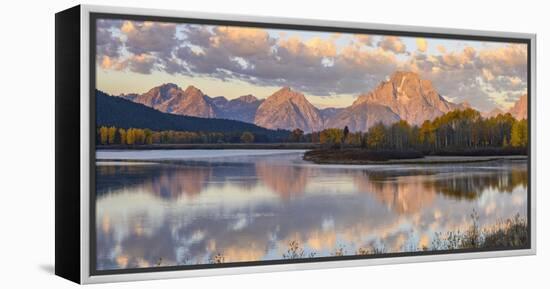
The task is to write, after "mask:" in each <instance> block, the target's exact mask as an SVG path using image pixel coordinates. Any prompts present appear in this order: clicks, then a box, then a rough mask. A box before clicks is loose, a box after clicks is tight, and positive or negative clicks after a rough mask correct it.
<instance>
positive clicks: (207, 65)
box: [55, 5, 535, 283]
mask: <svg viewBox="0 0 550 289" xmlns="http://www.w3.org/2000/svg"><path fill="white" fill-rule="evenodd" d="M534 83H535V35H531V34H520V33H508V32H487V31H470V30H458V29H441V28H426V27H413V26H394V25H380V24H365V23H351V22H335V21H321V20H301V19H283V18H268V17H267V18H266V17H253V16H234V15H221V14H220V15H215V14H202V13H186V12H179V11H162V10H150V9H133V8H120V7H116V8H115V7H103V6H88V5H85V6H84V5H80V6H76V7H73V8H70V9H68V10H65V11H62V12H59V13H57V14H56V267H55V268H56V274H57V275H60V276H62V277H64V278H68V279H70V280H73V281H75V282H78V283H97V282H112V281H124V280H143V279H154V278H172V277H186V276H205V275H214V274H234V273H243V272H265V271H280V270H294V269H315V268H327V267H344V266H361V265H375V264H388V263H406V262H423V261H437V260H453V259H466V258H484V257H499V256H512V255H529V254H535V218H534V217H535V213H534V212H535V188H534V183H535V182H534V173H533V171H534V168H535V163H534V162H535V157H534V156H535V147H534V145H535V141H534V137H535V136H534V131H535V130H534V126H535V116H534V106H535V91H534V88H535V86H534Z"/></svg>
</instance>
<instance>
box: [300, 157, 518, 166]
mask: <svg viewBox="0 0 550 289" xmlns="http://www.w3.org/2000/svg"><path fill="white" fill-rule="evenodd" d="M527 159H528V157H527V156H524V155H506V156H425V157H423V158H414V159H391V160H385V161H371V160H325V159H320V158H316V157H309V158H308V157H305V156H304V160H305V161H310V162H312V163H315V164H325V165H326V164H331V165H441V164H464V163H481V162H493V161H521V160H527Z"/></svg>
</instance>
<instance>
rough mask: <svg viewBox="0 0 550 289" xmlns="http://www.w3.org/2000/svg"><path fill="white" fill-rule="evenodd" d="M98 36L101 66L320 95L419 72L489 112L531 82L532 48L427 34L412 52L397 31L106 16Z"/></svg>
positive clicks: (455, 96)
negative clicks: (307, 31) (437, 39)
mask: <svg viewBox="0 0 550 289" xmlns="http://www.w3.org/2000/svg"><path fill="white" fill-rule="evenodd" d="M96 35H97V64H98V66H99V67H101V68H102V69H105V70H109V69H110V70H128V71H132V72H136V73H143V74H148V73H151V72H152V71H154V70H159V71H162V72H165V73H168V74H182V75H186V76H191V77H194V76H197V77H205V76H206V77H213V78H218V79H221V80H232V79H234V80H240V81H245V82H247V83H250V84H252V85H259V86H291V87H293V88H295V89H297V90H301V91H302V92H304V93H306V94H312V95H319V96H331V95H335V94H352V95H357V94H360V93H364V92H368V91H369V90H371V89H373V88H374V87H375V86H376V85H377V84H378V83H379V82H380V81H383V80H385V79H386V78H387V76H388V75H390V74H391V73H393V72H394V71H395V70H411V71H415V72H418V73H420V74H421V77H423V78H425V79H429V80H431V81H432V82H433V83H434V87H435V88H436V89H437V90H438V91H439V92H440V93H441V94H442V95H445V96H448V97H450V98H452V99H455V100H457V101H468V102H470V103H471V104H472V105H473V106H474V107H476V108H478V109H482V110H485V109H490V108H492V107H494V106H495V104H498V105H501V106H502V105H505V104H506V103H504V101H508V100H505V99H506V97H505V96H510V97H514V96H515V95H517V94H518V93H520V92H523V93H524V92H525V91H526V87H527V68H526V67H527V65H526V64H527V48H526V46H525V45H516V44H509V45H500V46H495V45H489V46H483V45H482V46H472V45H471V44H469V43H466V44H465V46H463V47H462V48H461V49H460V50H457V49H456V47H451V46H449V47H446V46H443V45H437V46H436V47H435V48H436V49H437V52H436V53H434V54H431V53H428V51H429V50H428V42H427V40H426V39H424V38H416V39H414V38H413V39H412V40H414V41H415V43H416V49H414V50H407V47H406V45H405V43H404V41H403V38H402V37H396V36H381V37H379V36H375V37H373V36H372V35H363V34H353V35H343V34H339V33H332V34H328V35H327V36H328V37H323V36H319V37H310V38H303V37H304V36H303V34H300V33H292V31H286V32H280V31H275V32H270V31H268V30H266V29H261V28H249V27H227V26H207V25H194V24H177V25H176V24H171V23H161V22H142V21H111V20H101V21H98V24H97V34H96ZM375 39H377V40H378V41H377V42H375ZM346 40H349V41H347V44H345V43H346ZM407 43H408V42H407ZM479 47H481V48H479Z"/></svg>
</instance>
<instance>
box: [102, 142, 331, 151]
mask: <svg viewBox="0 0 550 289" xmlns="http://www.w3.org/2000/svg"><path fill="white" fill-rule="evenodd" d="M319 148H321V145H320V144H318V143H250V144H245V143H224V144H150V145H96V151H102V150H184V149H185V150H235V149H247V150H265V149H277V150H296V149H304V150H313V149H319Z"/></svg>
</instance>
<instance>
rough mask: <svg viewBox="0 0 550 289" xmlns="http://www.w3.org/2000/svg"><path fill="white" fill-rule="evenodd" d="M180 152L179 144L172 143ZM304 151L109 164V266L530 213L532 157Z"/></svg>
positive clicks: (102, 241) (265, 251)
mask: <svg viewBox="0 0 550 289" xmlns="http://www.w3.org/2000/svg"><path fill="white" fill-rule="evenodd" d="M172 153H173V152H172ZM300 156H301V154H300V153H293V154H284V155H262V156H257V157H242V156H240V157H234V158H210V159H208V158H206V159H202V160H188V161H180V162H173V163H156V164H155V163H147V164H139V163H116V162H113V163H101V162H100V163H99V165H98V167H97V177H96V179H97V184H96V186H97V192H98V197H97V203H96V204H97V206H96V207H97V208H96V209H97V214H96V222H97V252H98V259H97V261H98V262H97V264H98V269H114V268H134V267H150V266H167V265H175V264H179V265H181V264H196V263H208V262H211V261H212V257H213V256H214V255H216V254H218V253H220V254H223V255H224V258H225V261H226V262H237V261H252V260H266V259H281V258H282V254H283V253H284V252H285V251H286V249H287V245H288V242H289V241H291V240H295V241H299V242H300V244H303V246H304V249H305V250H306V251H307V252H316V253H317V256H328V255H331V254H333V252H334V250H335V249H337V248H338V247H344V248H345V250H346V253H347V254H352V253H353V252H355V250H356V249H357V248H359V247H364V246H367V245H369V244H378V245H380V244H383V245H384V246H385V247H386V249H387V250H388V251H403V250H407V247H408V246H413V247H415V248H416V247H422V246H423V245H426V244H429V242H430V239H431V237H432V236H433V234H434V233H435V232H438V231H448V230H456V229H458V228H464V227H465V226H467V225H468V222H469V220H468V215H469V213H470V212H471V211H472V209H476V210H477V211H478V212H479V214H480V222H481V224H482V225H483V224H492V223H494V222H495V221H496V220H498V219H502V218H507V217H510V216H512V215H513V214H515V213H520V214H522V215H525V214H526V199H527V193H526V190H527V189H526V186H527V179H528V177H527V168H526V163H525V162H505V163H504V162H501V163H490V164H487V163H485V164H469V165H460V166H457V165H453V166H444V165H439V166H428V167H427V166H423V167H415V166H407V167H402V168H395V167H350V166H323V165H311V164H308V163H305V162H302V161H301V160H300V158H301V157H300Z"/></svg>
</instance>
